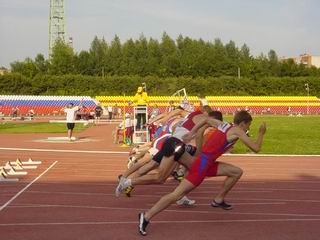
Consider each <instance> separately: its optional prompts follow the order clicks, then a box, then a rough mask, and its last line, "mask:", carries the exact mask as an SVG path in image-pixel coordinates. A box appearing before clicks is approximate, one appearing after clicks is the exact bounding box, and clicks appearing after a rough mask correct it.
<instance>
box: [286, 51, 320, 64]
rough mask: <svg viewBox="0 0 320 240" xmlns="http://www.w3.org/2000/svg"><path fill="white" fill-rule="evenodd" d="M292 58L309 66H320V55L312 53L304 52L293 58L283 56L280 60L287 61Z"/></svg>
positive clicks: (297, 62)
mask: <svg viewBox="0 0 320 240" xmlns="http://www.w3.org/2000/svg"><path fill="white" fill-rule="evenodd" d="M289 59H292V60H293V61H294V62H295V63H296V64H303V65H306V66H307V67H312V66H313V67H316V68H320V56H312V55H310V54H307V53H304V54H301V55H300V56H299V57H292V58H287V57H283V58H281V60H280V61H286V60H289Z"/></svg>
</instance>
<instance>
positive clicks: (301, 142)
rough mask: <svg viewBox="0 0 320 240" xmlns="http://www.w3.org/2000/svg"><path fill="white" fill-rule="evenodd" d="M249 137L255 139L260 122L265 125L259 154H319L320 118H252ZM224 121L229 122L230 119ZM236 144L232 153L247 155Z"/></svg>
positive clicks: (241, 147) (245, 150)
mask: <svg viewBox="0 0 320 240" xmlns="http://www.w3.org/2000/svg"><path fill="white" fill-rule="evenodd" d="M253 118H254V119H253V122H252V124H251V128H250V136H251V137H252V138H253V139H255V138H256V137H257V135H258V130H259V126H260V124H261V122H263V121H265V122H266V123H267V132H266V135H265V138H264V143H263V146H262V151H261V153H265V154H320V140H319V137H320V116H308V117H306V116H303V117H289V116H253ZM226 120H229V121H231V120H232V118H231V117H227V118H226ZM248 152H250V150H248V149H247V148H246V147H245V146H244V145H243V144H242V143H237V144H236V146H235V147H234V149H233V150H232V153H248Z"/></svg>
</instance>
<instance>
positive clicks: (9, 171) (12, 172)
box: [0, 165, 28, 176]
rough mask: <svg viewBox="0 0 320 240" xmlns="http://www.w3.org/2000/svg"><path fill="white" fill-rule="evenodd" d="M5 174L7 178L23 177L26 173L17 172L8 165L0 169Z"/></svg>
mask: <svg viewBox="0 0 320 240" xmlns="http://www.w3.org/2000/svg"><path fill="white" fill-rule="evenodd" d="M0 168H1V169H2V170H4V171H5V173H6V174H7V175H9V176H24V175H27V174H28V173H27V172H26V171H17V170H16V169H15V168H13V167H11V166H10V165H6V166H4V167H0Z"/></svg>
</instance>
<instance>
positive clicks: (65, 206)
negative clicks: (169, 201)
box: [12, 204, 320, 217]
mask: <svg viewBox="0 0 320 240" xmlns="http://www.w3.org/2000/svg"><path fill="white" fill-rule="evenodd" d="M25 206H27V205H25ZM173 206H175V205H173ZM207 206H209V204H207ZM12 207H14V206H12ZM27 207H38V208H39V207H43V208H86V209H100V210H101V209H105V210H109V211H110V210H123V211H137V210H138V211H144V210H147V209H142V208H127V207H100V206H83V205H60V204H52V205H50V204H48V205H46V204H41V205H28V206H27ZM191 209H194V208H193V207H185V208H183V209H181V208H180V209H166V210H164V211H165V212H176V213H199V214H200V213H203V214H215V215H216V214H219V215H226V214H227V215H258V216H285V217H320V214H295V213H266V212H236V211H228V212H226V211H214V210H211V211H209V210H191ZM211 209H213V208H212V207H211Z"/></svg>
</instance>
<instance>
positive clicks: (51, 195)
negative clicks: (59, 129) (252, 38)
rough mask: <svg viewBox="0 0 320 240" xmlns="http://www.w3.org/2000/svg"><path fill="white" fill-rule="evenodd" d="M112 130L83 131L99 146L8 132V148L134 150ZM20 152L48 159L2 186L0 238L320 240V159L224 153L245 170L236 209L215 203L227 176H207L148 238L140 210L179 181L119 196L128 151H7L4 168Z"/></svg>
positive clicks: (158, 221)
mask: <svg viewBox="0 0 320 240" xmlns="http://www.w3.org/2000/svg"><path fill="white" fill-rule="evenodd" d="M110 130H111V127H110V126H96V127H93V128H92V129H89V130H88V131H87V132H84V133H82V134H84V135H85V136H89V137H92V138H93V137H95V138H96V139H100V140H101V141H96V142H95V144H93V143H92V142H89V143H79V144H78V143H71V144H51V145H50V144H49V143H43V144H42V143H37V144H35V143H32V142H31V141H29V139H30V135H22V134H21V135H19V137H17V135H15V137H11V136H7V137H6V141H5V142H6V144H5V146H6V147H21V148H22V147H32V144H33V147H34V148H37V149H39V148H45V149H49V147H51V149H66V150H68V149H73V150H83V149H85V150H90V149H92V150H102V151H106V150H109V149H111V150H118V151H119V150H121V151H127V149H121V148H118V147H116V146H113V145H112V144H111V142H112V141H111V140H110V139H109V138H110ZM106 132H107V134H105V133H106ZM108 134H109V135H108ZM103 136H105V137H103ZM34 137H36V136H34ZM12 139H16V141H11V140H12ZM108 139H109V140H108ZM1 142H4V140H3V139H2V137H1V139H0V143H1ZM16 156H20V157H21V158H22V159H23V160H25V159H27V157H29V156H32V157H33V159H35V160H42V161H43V163H42V164H41V165H40V166H39V167H38V169H36V170H28V172H29V174H28V175H27V176H26V177H24V178H22V179H21V180H20V181H19V182H18V183H10V184H9V183H0V186H1V187H0V194H1V195H0V205H1V206H2V207H3V206H5V207H4V208H2V207H1V211H0V236H1V238H0V239H10V240H15V239H19V240H20V239H32V240H33V239H41V240H43V239H46V240H54V239H68V240H70V239H77V240H81V239H126V240H127V239H142V238H143V239H175V240H179V239H183V240H189V239H219V240H234V239H246V240H255V239H260V240H264V239H265V240H269V239H273V240H274V239H275V240H278V239H279V240H280V239H281V240H283V239H290V240H301V239H303V240H318V239H319V236H320V228H319V224H320V158H319V157H254V156H248V157H223V158H222V159H221V160H223V161H227V162H230V163H233V164H235V165H238V166H240V167H242V168H243V169H244V172H245V173H244V176H243V178H242V179H241V181H240V182H239V184H237V185H236V187H235V188H234V189H233V190H232V192H231V193H230V194H229V196H228V198H227V200H228V201H229V202H231V203H233V204H234V209H233V210H231V211H224V210H222V209H214V208H212V207H210V205H209V203H210V201H211V200H212V198H213V196H214V194H216V193H217V191H218V190H219V188H220V186H221V183H222V180H223V178H212V179H207V180H206V181H205V182H204V183H203V184H202V185H201V186H200V187H199V188H198V189H196V190H195V191H194V192H192V193H191V194H190V198H192V199H195V200H196V201H197V206H196V207H192V208H185V207H179V206H177V205H173V206H171V207H170V208H168V209H167V210H166V211H164V212H163V213H161V214H159V215H158V216H157V217H155V218H154V220H153V221H152V222H151V225H150V226H149V227H148V236H146V237H142V236H140V235H139V234H138V231H137V224H138V221H137V215H138V213H139V212H140V211H143V210H146V209H148V208H150V207H151V205H152V204H153V203H155V202H156V201H157V200H158V199H159V198H160V197H161V196H162V195H163V194H165V193H167V192H169V191H171V190H172V189H174V187H175V186H176V183H175V182H174V181H172V180H169V181H168V182H167V183H166V184H164V185H154V186H141V187H136V189H135V190H134V192H133V197H131V198H126V197H120V198H116V197H115V196H114V189H115V186H116V176H117V175H118V174H119V173H120V172H121V171H122V170H124V169H125V165H126V154H124V153H123V154H121V153H119V154H111V153H94V152H90V153H77V152H50V151H49V152H37V151H34V152H29V151H7V150H1V159H0V163H1V165H3V163H5V162H6V161H8V160H13V159H15V157H16ZM50 167H51V168H50ZM41 174H43V175H42V176H41V177H40V178H39V179H37V181H35V182H33V183H32V184H31V185H30V183H31V182H32V181H34V180H35V179H36V178H37V177H39V176H40V175H41ZM28 184H29V187H28V188H27V189H25V190H24V191H22V190H23V189H24V188H25V187H26V186H28ZM18 193H20V195H18V196H17V194H18ZM14 196H17V197H16V198H15V199H14V200H13V201H11V202H9V201H10V199H12V198H13V197H14ZM8 202H9V204H8Z"/></svg>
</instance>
